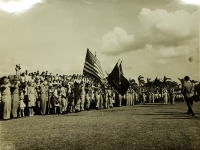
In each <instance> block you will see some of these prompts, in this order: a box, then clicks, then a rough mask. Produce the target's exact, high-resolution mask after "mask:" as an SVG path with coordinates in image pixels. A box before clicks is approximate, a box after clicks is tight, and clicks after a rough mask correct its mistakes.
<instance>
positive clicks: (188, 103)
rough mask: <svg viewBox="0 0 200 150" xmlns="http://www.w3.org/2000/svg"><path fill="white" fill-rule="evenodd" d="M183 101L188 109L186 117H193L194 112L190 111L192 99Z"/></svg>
mask: <svg viewBox="0 0 200 150" xmlns="http://www.w3.org/2000/svg"><path fill="white" fill-rule="evenodd" d="M185 101H186V104H187V107H188V115H190V114H191V115H194V112H193V110H192V105H193V99H192V98H191V97H190V98H185Z"/></svg>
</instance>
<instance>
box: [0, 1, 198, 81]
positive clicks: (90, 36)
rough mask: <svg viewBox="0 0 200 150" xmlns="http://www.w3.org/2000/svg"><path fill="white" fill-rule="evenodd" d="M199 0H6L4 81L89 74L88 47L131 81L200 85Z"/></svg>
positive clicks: (0, 20) (1, 5) (0, 31)
mask: <svg viewBox="0 0 200 150" xmlns="http://www.w3.org/2000/svg"><path fill="white" fill-rule="evenodd" d="M198 2H199V1H195V0H56V1H55V0H31V1H30V0H9V1H8V0H0V76H3V75H12V74H15V65H16V64H20V65H21V68H22V69H21V71H22V72H24V71H25V70H28V72H36V71H37V70H38V71H40V72H42V71H48V72H51V73H52V74H61V75H63V74H64V75H69V74H82V72H83V66H84V62H85V55H86V50H87V48H89V49H90V51H91V52H92V53H93V54H95V52H96V55H97V58H98V59H99V61H100V63H101V66H102V68H103V70H104V71H106V72H108V73H109V72H111V71H112V69H113V67H114V66H115V64H116V63H117V61H118V60H119V59H120V60H122V67H123V72H124V75H125V77H126V78H128V79H129V78H133V79H137V77H138V76H139V75H142V76H143V77H144V79H145V80H146V78H147V77H148V78H151V79H152V80H154V79H155V78H156V76H157V77H158V78H163V76H166V77H168V78H171V79H172V80H174V81H178V79H177V78H178V77H179V78H183V77H184V76H186V75H188V76H190V78H191V79H193V80H198V81H200V73H199V71H200V66H199V58H200V54H199V43H200V40H199V34H200V32H199V31H200V30H199V23H200V22H199V20H200V17H199V16H200V15H199V14H200V10H199V9H198V8H200V6H199V5H200V3H198Z"/></svg>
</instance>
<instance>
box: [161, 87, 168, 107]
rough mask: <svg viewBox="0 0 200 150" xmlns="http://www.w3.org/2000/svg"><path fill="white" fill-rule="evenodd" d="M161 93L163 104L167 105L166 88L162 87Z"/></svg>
mask: <svg viewBox="0 0 200 150" xmlns="http://www.w3.org/2000/svg"><path fill="white" fill-rule="evenodd" d="M162 95H163V101H164V105H167V102H168V92H167V89H166V88H164V89H163V93H162Z"/></svg>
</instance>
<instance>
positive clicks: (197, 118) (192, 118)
mask: <svg viewBox="0 0 200 150" xmlns="http://www.w3.org/2000/svg"><path fill="white" fill-rule="evenodd" d="M152 119H164V120H165V119H175V120H176V119H178V120H179V119H190V120H200V117H196V116H188V117H185V116H184V117H180V116H177V117H175V116H173V117H166V118H152Z"/></svg>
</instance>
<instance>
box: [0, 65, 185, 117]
mask: <svg viewBox="0 0 200 150" xmlns="http://www.w3.org/2000/svg"><path fill="white" fill-rule="evenodd" d="M20 69H21V68H20V65H17V66H16V75H15V78H14V79H10V78H9V77H7V76H4V77H2V78H1V81H2V83H1V86H0V91H1V92H0V100H1V101H0V114H1V119H3V120H9V119H14V118H19V117H24V116H34V115H35V114H38V115H48V114H66V113H78V112H80V111H84V110H87V111H90V110H91V109H97V110H98V109H108V108H113V107H120V106H133V105H136V104H138V103H157V102H160V103H162V104H168V103H169V102H170V104H174V103H175V101H183V100H184V97H183V95H182V94H180V93H178V94H176V93H175V92H174V89H170V90H167V89H165V88H163V89H162V91H155V92H147V91H143V92H140V93H138V92H137V91H136V90H134V87H133V86H130V87H129V89H128V91H127V93H126V94H125V95H123V96H122V95H120V94H119V93H118V92H117V91H116V90H115V89H114V88H113V87H112V86H110V85H109V83H108V82H100V81H98V80H95V78H92V77H90V76H84V75H58V74H56V75H52V74H51V73H48V71H44V72H42V73H39V71H36V72H32V73H28V71H27V70H26V71H25V72H23V73H21V72H20Z"/></svg>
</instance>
